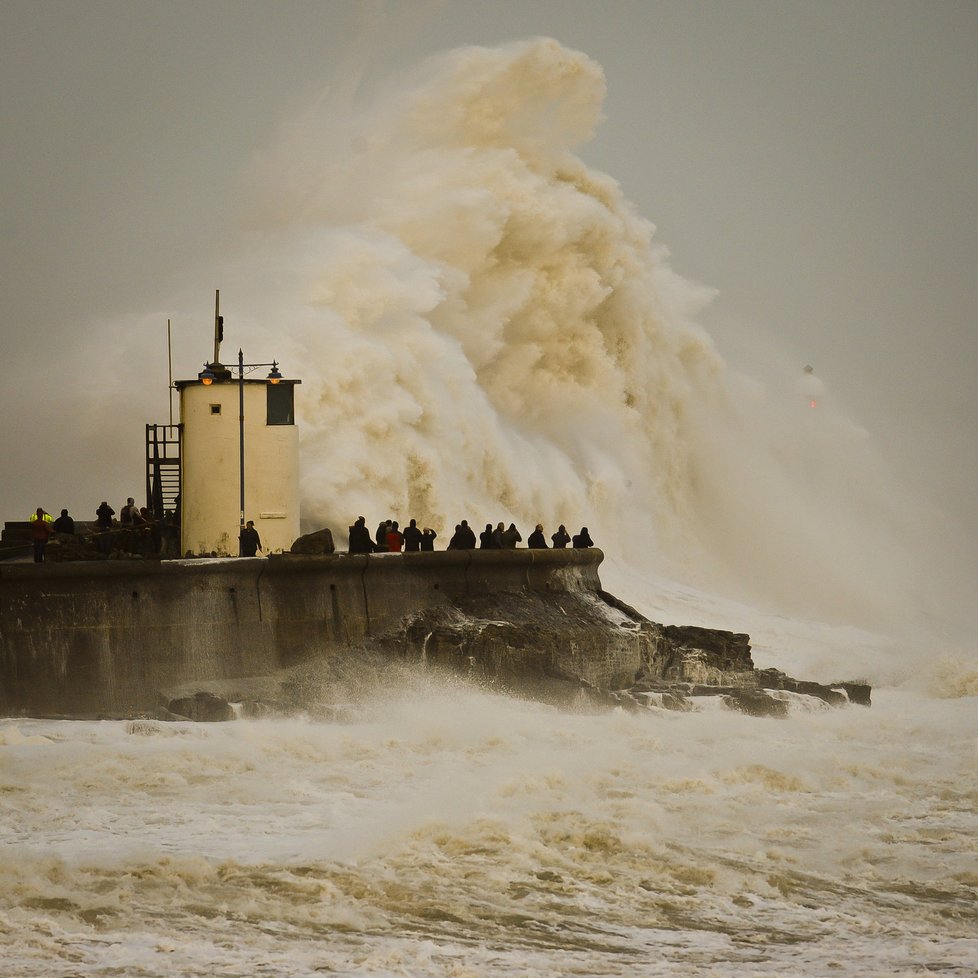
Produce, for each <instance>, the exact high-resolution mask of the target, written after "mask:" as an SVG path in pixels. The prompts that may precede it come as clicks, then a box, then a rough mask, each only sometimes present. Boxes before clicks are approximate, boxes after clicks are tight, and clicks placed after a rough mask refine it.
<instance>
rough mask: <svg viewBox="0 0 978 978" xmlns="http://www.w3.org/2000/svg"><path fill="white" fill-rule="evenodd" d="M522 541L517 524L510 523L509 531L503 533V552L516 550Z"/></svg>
mask: <svg viewBox="0 0 978 978" xmlns="http://www.w3.org/2000/svg"><path fill="white" fill-rule="evenodd" d="M522 539H523V537H522V535H521V534H520V531H519V530H517V529H516V524H515V523H510V524H509V527H508V529H505V530H503V533H502V542H503V550H515V549H516V544H518V543H519V542H520V541H521V540H522Z"/></svg>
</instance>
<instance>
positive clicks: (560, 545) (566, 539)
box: [550, 523, 571, 550]
mask: <svg viewBox="0 0 978 978" xmlns="http://www.w3.org/2000/svg"><path fill="white" fill-rule="evenodd" d="M550 539H551V541H552V542H553V545H554V550H563V549H564V547H566V546H567V544H568V543H570V542H571V538H570V534H569V533H568V532H567V527H566V526H564V524H563V523H561V524H560V526H559V527H558V528H557V532H556V533H554V534H553V535H552V536H551V537H550Z"/></svg>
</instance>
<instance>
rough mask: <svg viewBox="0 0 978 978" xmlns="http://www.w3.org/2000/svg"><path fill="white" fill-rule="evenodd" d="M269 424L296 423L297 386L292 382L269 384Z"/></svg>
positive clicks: (267, 388) (267, 389)
mask: <svg viewBox="0 0 978 978" xmlns="http://www.w3.org/2000/svg"><path fill="white" fill-rule="evenodd" d="M265 390H266V391H267V392H268V402H267V403H268V421H267V423H268V424H295V405H294V400H293V398H294V394H295V387H294V386H293V385H292V384H268V386H267V387H266V388H265Z"/></svg>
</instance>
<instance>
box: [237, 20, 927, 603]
mask: <svg viewBox="0 0 978 978" xmlns="http://www.w3.org/2000/svg"><path fill="white" fill-rule="evenodd" d="M604 94H605V82H604V76H603V72H602V70H601V68H600V66H599V65H597V64H596V63H595V62H594V61H592V60H590V59H589V58H588V57H586V56H585V55H583V54H580V53H578V52H575V51H570V50H568V49H567V48H565V47H563V46H561V45H560V44H558V43H557V42H556V41H553V40H549V39H540V40H534V41H527V42H522V43H518V44H512V45H508V46H504V47H500V48H496V49H485V48H465V49H462V50H459V51H455V52H452V53H450V54H448V55H446V56H444V57H442V58H440V59H437V60H435V61H433V62H431V63H429V64H428V65H427V66H426V67H425V69H424V70H423V71H422V72H421V73H420V74H419V76H418V77H416V78H415V79H413V81H412V82H411V83H410V84H406V85H403V86H402V87H401V89H400V90H398V91H397V92H395V93H388V94H386V95H383V96H379V97H377V98H376V99H375V101H374V102H373V104H371V105H368V106H365V107H364V106H357V107H356V108H355V110H354V109H351V108H349V107H348V108H347V111H346V114H345V115H344V114H343V112H342V107H341V106H339V105H338V104H337V103H336V102H334V101H329V100H328V99H327V100H326V101H324V102H323V103H322V104H320V105H319V106H318V107H317V109H315V110H310V112H308V113H306V114H304V115H302V116H301V117H300V118H299V119H297V120H293V123H292V125H291V126H290V127H288V128H287V129H285V130H284V131H283V134H282V136H281V139H280V141H279V143H278V144H277V145H275V146H273V147H270V148H269V149H268V150H267V151H266V152H265V153H264V154H263V155H262V157H261V159H260V160H259V161H256V163H255V164H254V166H253V167H252V170H251V173H250V179H249V183H250V191H249V195H248V196H249V200H250V205H249V206H250V214H249V220H250V222H251V226H252V231H253V234H254V236H255V241H256V246H255V254H254V256H253V258H254V261H253V262H251V263H249V262H244V263H237V264H236V266H235V267H236V272H237V274H238V276H239V278H240V280H241V281H240V282H238V283H237V284H233V287H234V289H235V290H236V291H237V290H239V289H240V290H242V291H247V290H249V289H251V290H252V291H255V290H254V283H255V282H260V290H259V291H260V295H256V296H255V301H254V303H253V306H252V308H253V309H254V310H255V311H254V314H253V316H254V321H253V322H252V323H251V324H250V328H251V330H252V335H254V336H255V337H259V336H261V334H262V328H261V327H259V326H258V325H257V323H258V322H260V321H262V317H264V318H265V321H267V322H279V323H280V322H283V320H284V321H286V322H287V324H288V328H287V331H286V332H287V335H286V336H284V337H279V336H276V337H275V343H276V348H277V349H280V350H281V349H282V348H283V345H284V346H285V348H286V352H285V353H283V354H282V355H281V357H282V359H283V360H286V359H288V362H289V363H291V364H300V365H301V376H302V378H303V385H304V386H303V388H302V389H301V396H300V407H299V410H300V414H301V422H302V425H303V467H304V475H303V483H304V496H303V506H304V514H305V516H306V518H307V520H308V522H309V523H311V524H312V523H315V524H317V525H323V524H326V525H330V526H331V527H332V528H333V529H334V533H338V534H339V535H340V538H341V539H342V535H343V533H344V531H345V527H346V526H348V525H349V524H350V523H351V522H352V521H353V519H355V517H356V516H357V515H359V514H361V513H363V514H366V515H368V518H369V519H371V520H372V519H375V518H377V519H379V518H382V517H385V516H388V515H390V516H394V517H395V518H400V519H402V520H403V519H407V518H409V517H414V518H416V519H418V521H419V522H420V523H423V524H428V525H432V526H434V527H435V528H436V529H437V530H438V531H439V532H440V533H441V534H450V533H451V529H452V527H453V526H454V524H455V523H457V522H458V521H459V520H460V519H462V518H466V519H468V520H469V521H470V523H473V524H479V523H483V522H488V521H492V522H496V521H498V520H500V519H501V520H505V521H507V522H508V521H510V520H514V521H516V522H517V524H518V525H520V526H522V527H530V526H532V525H534V524H535V523H537V522H542V523H544V524H545V525H546V526H547V528H548V532H551V530H552V529H553V528H555V527H556V525H557V524H558V523H565V524H567V526H568V527H569V528H571V529H572V530H573V529H575V528H576V527H578V526H580V525H582V524H586V525H588V526H589V527H590V528H591V530H592V536H593V537H594V539H595V540H596V541H597V543H598V545H599V546H602V547H603V548H605V549H606V550H608V551H614V552H616V553H618V554H621V555H623V557H624V559H625V560H626V561H627V562H629V563H630V564H631V565H632V566H636V567H642V568H651V569H653V570H654V572H655V573H657V574H660V575H682V578H681V579H683V580H687V581H690V582H691V583H693V584H694V585H696V586H701V587H708V588H720V589H725V590H726V591H727V593H734V594H736V595H738V596H742V597H747V598H752V599H755V600H756V599H761V600H764V599H769V600H770V601H771V602H772V604H773V605H775V606H779V607H780V608H781V609H782V610H785V611H789V612H791V613H804V614H817V615H821V616H828V617H833V616H835V617H841V616H849V617H850V618H853V619H854V620H860V621H863V622H867V621H868V620H870V619H872V620H873V621H878V620H880V619H881V618H885V617H886V616H888V615H891V614H893V613H894V612H895V610H896V609H898V608H902V609H906V608H907V607H909V606H910V604H911V600H910V595H911V594H912V593H913V591H914V590H915V588H914V586H913V584H912V581H913V576H914V575H913V568H912V566H911V564H912V562H911V561H909V560H908V559H907V551H908V549H910V546H909V544H908V539H907V536H906V534H905V533H904V532H903V523H902V521H901V513H900V504H899V501H898V499H897V493H896V490H895V488H894V486H893V483H892V481H891V480H888V479H887V478H886V477H885V475H884V474H883V470H882V466H881V464H880V463H879V460H878V459H877V458H875V456H874V454H873V450H872V447H871V445H870V444H869V442H868V440H867V437H866V434H865V432H862V431H860V430H859V429H858V428H857V427H856V426H855V425H853V424H852V423H851V422H849V421H848V420H847V419H846V418H845V417H844V416H843V415H842V414H841V413H838V412H836V413H833V410H832V409H831V408H826V409H825V410H824V411H820V412H814V413H813V412H811V411H810V410H809V409H808V397H807V395H806V392H805V391H804V390H802V389H801V387H800V386H798V385H796V386H795V387H791V385H785V389H784V390H778V391H768V390H765V389H764V388H763V387H762V386H761V385H760V384H759V383H757V382H756V381H751V380H748V379H746V378H742V377H739V376H734V375H733V374H732V373H731V371H729V370H728V368H727V367H726V366H725V364H724V362H723V360H722V358H721V357H720V355H719V354H718V352H717V350H716V348H715V346H714V344H713V342H712V340H711V339H710V338H709V336H708V335H707V334H706V333H705V332H704V330H703V329H702V328H701V327H700V326H699V325H698V324H697V322H696V317H697V315H698V313H699V312H700V311H701V310H702V309H703V307H704V306H705V304H707V303H708V302H709V301H710V300H711V298H712V293H711V291H710V290H708V289H706V288H704V287H701V286H699V285H696V284H694V283H691V282H689V281H687V280H685V279H683V278H682V277H681V276H680V275H679V274H677V273H676V272H675V271H674V270H673V268H672V267H671V265H670V263H669V257H668V254H667V252H666V251H665V249H664V248H662V247H661V246H659V245H658V244H657V243H656V241H655V238H654V228H653V225H652V224H651V223H649V222H648V221H647V220H645V219H644V218H642V217H641V216H639V215H638V214H636V213H635V211H634V209H633V208H632V206H631V205H630V204H629V202H628V201H627V199H626V198H625V196H624V195H623V193H622V190H621V188H620V187H619V186H618V185H617V184H616V182H615V181H614V180H613V179H612V178H611V177H609V176H607V175H605V174H603V173H600V172H597V171H595V170H594V169H593V168H591V167H589V166H587V165H586V164H585V162H583V161H582V159H581V158H580V157H579V156H578V155H577V154H576V150H577V148H578V147H579V146H580V145H581V144H583V143H585V142H586V141H587V140H588V139H589V138H590V137H591V136H592V134H593V132H594V129H595V127H596V125H597V123H598V122H599V121H600V117H601V108H602V102H603V98H604ZM650 143H651V144H653V145H654V134H650ZM248 328H249V327H248V325H247V324H246V325H245V329H246V330H247V329H248ZM262 339H263V345H265V346H267V344H268V337H267V336H264V337H262ZM296 372H298V371H296ZM884 487H885V491H883V489H884Z"/></svg>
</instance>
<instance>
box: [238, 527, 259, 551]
mask: <svg viewBox="0 0 978 978" xmlns="http://www.w3.org/2000/svg"><path fill="white" fill-rule="evenodd" d="M238 538H239V539H240V541H241V556H242V557H257V556H258V551H259V550H261V548H262V547H261V537H259V536H258V531H257V530H256V529H255V521H254V520H248V522H247V524H246V525H245V526H243V527H241V533H240V534H239V535H238Z"/></svg>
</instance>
